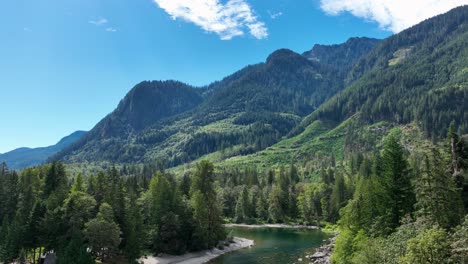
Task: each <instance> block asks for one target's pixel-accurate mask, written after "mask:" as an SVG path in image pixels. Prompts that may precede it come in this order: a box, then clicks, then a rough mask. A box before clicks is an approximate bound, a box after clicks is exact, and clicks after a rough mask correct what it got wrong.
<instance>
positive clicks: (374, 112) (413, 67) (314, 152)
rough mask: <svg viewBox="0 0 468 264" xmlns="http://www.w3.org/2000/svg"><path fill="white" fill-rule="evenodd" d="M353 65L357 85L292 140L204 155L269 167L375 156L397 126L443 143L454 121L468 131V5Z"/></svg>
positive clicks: (223, 162)
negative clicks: (366, 154)
mask: <svg viewBox="0 0 468 264" xmlns="http://www.w3.org/2000/svg"><path fill="white" fill-rule="evenodd" d="M350 42H351V43H352V40H350V41H348V42H347V43H350ZM314 49H315V48H314ZM324 50H326V48H324V47H321V46H318V47H317V49H316V51H311V52H308V53H305V55H306V56H308V57H309V58H311V59H312V60H320V61H323V60H324V59H323V58H320V53H319V52H322V53H323V52H324ZM333 57H334V58H339V56H333ZM351 68H352V69H351V70H350V71H349V73H348V75H347V77H346V81H347V82H350V84H349V85H347V87H346V88H345V89H343V90H342V91H340V92H338V93H337V94H336V95H334V96H333V97H331V98H330V99H329V100H327V101H326V102H325V103H324V104H322V105H321V106H320V107H318V108H317V109H316V110H315V111H314V112H312V113H311V114H310V115H309V116H307V117H305V118H304V119H303V121H302V122H301V123H300V124H299V125H298V126H296V127H295V128H294V129H292V130H291V132H290V133H289V134H288V138H287V139H284V140H282V141H280V142H278V143H277V144H275V145H273V146H271V147H268V148H267V149H265V150H262V151H260V152H257V153H253V154H250V155H245V156H236V157H228V156H226V155H224V154H223V153H220V152H218V153H214V154H212V155H208V156H206V157H202V158H208V159H212V160H214V161H216V162H217V165H218V166H219V167H220V168H221V167H252V166H257V167H263V168H269V167H272V166H280V165H288V164H291V163H301V164H307V163H308V162H311V161H312V160H315V162H318V161H317V160H324V159H325V160H327V159H329V158H330V157H331V156H333V157H335V158H338V159H343V158H344V157H345V156H346V155H348V154H350V153H353V152H365V151H372V150H373V149H375V144H376V143H377V142H378V141H379V139H381V138H382V137H383V136H385V135H386V133H388V131H390V130H391V128H393V127H400V128H405V127H406V126H407V125H411V126H413V125H416V126H418V127H419V128H420V129H421V130H422V132H423V134H424V135H425V136H426V137H429V138H431V139H433V140H434V141H436V140H439V139H441V138H444V137H445V135H446V133H447V128H448V127H449V124H450V123H451V122H452V121H454V122H455V125H456V127H458V130H459V131H458V132H459V133H460V134H464V133H468V123H467V122H468V103H467V102H468V101H467V98H468V7H460V8H456V9H454V10H452V11H450V12H449V13H447V14H444V15H440V16H437V17H434V18H432V19H430V20H427V21H424V22H422V23H420V24H418V25H416V26H414V27H412V28H410V29H407V30H405V31H403V32H401V33H399V34H397V35H394V36H391V37H389V38H387V39H385V40H383V41H381V42H379V43H378V44H377V45H376V46H375V48H374V49H373V50H371V51H370V52H369V54H368V55H367V56H364V57H362V58H361V59H359V60H357V62H356V63H355V64H353V65H352V66H351ZM358 76H361V77H358ZM353 78H355V79H356V80H355V81H351V80H352V79H353Z"/></svg>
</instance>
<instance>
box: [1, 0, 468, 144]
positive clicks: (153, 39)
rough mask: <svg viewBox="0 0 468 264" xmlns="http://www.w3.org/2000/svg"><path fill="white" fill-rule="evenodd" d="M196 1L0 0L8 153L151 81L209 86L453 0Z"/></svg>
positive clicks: (49, 138)
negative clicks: (406, 4)
mask: <svg viewBox="0 0 468 264" xmlns="http://www.w3.org/2000/svg"><path fill="white" fill-rule="evenodd" d="M191 1H192V2H191V4H187V0H44V1H37V0H28V1H26V0H4V1H1V2H0V36H1V39H0V40H1V41H0V58H1V59H0V89H1V90H0V92H1V93H0V99H1V101H0V113H2V119H1V121H2V126H1V128H0V139H1V140H0V153H3V152H6V151H9V150H12V149H14V148H17V147H21V146H28V147H38V146H47V145H51V144H54V143H56V141H58V140H59V139H60V138H61V137H63V136H65V135H67V134H69V133H71V132H73V131H75V130H89V129H91V128H92V127H93V126H94V125H95V124H96V123H97V122H98V121H99V120H100V119H101V118H103V117H104V116H105V115H106V114H108V113H110V112H111V111H112V110H113V109H114V108H115V107H116V106H117V104H118V102H119V101H120V99H122V98H123V97H124V96H125V94H126V93H127V92H128V91H129V90H130V89H131V88H132V87H133V86H134V85H135V84H137V83H138V82H140V81H143V80H160V79H163V80H165V79H177V80H181V81H184V82H187V83H189V84H193V85H204V84H208V83H210V82H212V81H215V80H218V79H220V78H222V77H224V76H226V75H228V74H230V73H233V72H234V71H236V70H239V69H241V68H242V67H244V66H246V65H248V64H253V63H258V62H261V61H264V60H265V58H266V57H267V56H268V54H270V53H271V52H273V51H274V50H276V49H278V48H289V49H292V50H294V51H297V52H303V51H306V50H309V49H311V47H312V46H313V44H315V43H320V44H333V43H341V42H344V41H346V39H348V38H349V37H353V36H368V37H375V38H384V37H387V36H389V35H390V34H392V32H397V31H399V30H402V29H404V28H405V27H407V26H410V25H412V24H415V23H417V22H419V21H420V20H422V19H423V18H426V17H428V16H429V15H433V14H434V13H437V12H438V13H441V12H445V11H446V10H448V8H449V7H452V6H443V7H440V8H438V9H436V10H432V9H433V7H431V10H428V11H427V12H425V13H424V12H423V13H424V14H420V15H419V17H418V18H417V19H416V20H415V19H414V18H413V17H414V15H413V16H410V15H405V12H404V10H403V9H402V8H401V10H399V9H398V8H397V9H395V10H396V11H395V10H393V11H392V9H391V8H390V9H389V8H387V9H385V10H387V11H388V10H390V11H389V13H388V14H386V16H385V15H384V16H382V14H381V12H379V8H384V7H385V4H386V3H385V1H387V0H374V1H370V0H369V3H368V4H366V5H367V7H366V5H363V7H361V6H359V8H356V6H354V5H350V4H349V3H351V2H353V0H350V1H346V2H347V3H348V4H347V5H344V4H343V3H340V1H338V0H336V1H335V0H274V1H273V0H268V1H267V0H191ZM356 1H360V2H361V3H362V2H366V1H365V0H356ZM356 1H355V2H356ZM379 1H382V6H377V7H376V6H374V5H375V2H379ZM421 1H422V2H424V0H415V2H421ZM425 1H426V2H427V1H429V2H430V1H435V0H425ZM451 1H452V0H447V2H451ZM188 2H189V3H190V1H188ZM341 2H343V1H341ZM387 2H388V1H387ZM396 2H399V0H397V1H396ZM462 2H466V0H462V1H452V2H451V5H459V4H460V3H462ZM423 4H424V3H423ZM417 20H419V21H417Z"/></svg>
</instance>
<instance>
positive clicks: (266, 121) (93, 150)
mask: <svg viewBox="0 0 468 264" xmlns="http://www.w3.org/2000/svg"><path fill="white" fill-rule="evenodd" d="M352 42H353V47H352V48H343V47H342V46H341V45H333V46H330V48H329V49H328V50H329V54H330V56H334V57H335V56H337V57H345V56H349V58H350V62H349V63H350V64H352V62H353V61H356V60H357V59H359V58H361V57H362V56H364V55H365V54H367V53H368V52H369V50H370V49H369V46H370V45H375V44H376V43H377V42H378V41H377V40H372V41H370V40H369V39H356V40H353V41H352ZM359 43H362V47H361V46H360V45H359ZM342 45H344V46H346V47H347V46H349V43H345V44H342ZM320 54H321V55H320V56H321V58H322V59H323V60H324V61H325V62H324V63H321V62H317V61H314V60H310V59H308V58H307V57H305V56H302V55H300V54H297V53H295V52H293V51H291V50H287V49H282V50H278V51H276V52H274V53H272V54H271V55H270V56H269V57H268V58H267V60H266V61H265V62H264V63H259V64H256V65H251V66H248V67H246V68H244V69H242V70H240V71H238V72H236V73H234V74H233V75H231V76H228V77H226V78H224V79H223V80H221V81H218V82H215V83H213V84H211V85H208V86H206V87H202V88H194V87H189V86H186V85H184V84H181V83H178V82H175V81H168V82H144V83H141V84H139V85H137V86H136V87H135V88H134V89H132V91H130V93H129V94H128V95H127V96H126V97H125V98H124V100H122V102H121V103H120V104H119V106H118V107H117V109H116V110H115V111H114V112H112V113H111V114H109V115H108V116H107V117H106V118H104V119H103V120H102V121H101V122H99V123H98V124H97V125H96V127H94V128H93V129H92V130H91V131H90V132H89V133H88V135H87V136H86V137H85V138H83V139H82V140H80V141H79V142H77V143H76V144H74V145H73V146H72V147H70V148H68V149H66V150H65V151H63V152H61V153H59V154H58V155H57V156H56V157H55V158H57V159H63V160H64V161H66V162H68V163H82V162H91V161H92V162H106V161H107V162H114V163H130V162H137V163H138V162H140V163H141V162H150V161H154V160H164V161H165V162H166V163H167V165H168V166H175V165H179V164H183V163H185V162H189V161H192V160H195V159H197V158H199V157H201V156H203V155H205V154H209V153H213V152H216V151H221V150H226V149H231V148H233V147H235V149H236V150H235V151H234V152H231V153H229V155H240V154H249V153H254V152H256V151H259V150H262V149H265V148H266V147H268V146H271V145H272V144H274V143H276V142H278V141H279V140H281V138H282V137H283V136H284V135H286V134H287V133H288V132H289V131H290V130H291V129H292V128H294V127H295V126H296V125H297V124H299V123H300V122H301V120H302V118H303V117H304V116H307V115H308V114H310V113H311V112H312V111H314V110H315V109H316V108H317V107H319V106H320V105H321V104H322V103H323V102H324V101H325V100H327V99H328V98H330V97H331V96H333V95H334V94H335V93H336V92H338V91H340V90H341V89H343V88H344V86H345V80H344V76H345V75H346V74H343V72H345V71H347V69H348V68H349V67H348V66H347V65H343V64H329V63H327V62H328V61H329V60H330V59H327V54H326V53H324V52H321V53H320ZM340 54H341V56H340ZM340 75H341V76H343V77H342V78H337V76H340Z"/></svg>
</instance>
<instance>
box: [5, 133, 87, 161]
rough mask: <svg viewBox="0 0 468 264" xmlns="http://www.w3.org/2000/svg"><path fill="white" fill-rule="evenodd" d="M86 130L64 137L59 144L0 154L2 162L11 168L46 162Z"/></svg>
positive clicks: (19, 149) (18, 149)
mask: <svg viewBox="0 0 468 264" xmlns="http://www.w3.org/2000/svg"><path fill="white" fill-rule="evenodd" d="M85 134H86V131H76V132H73V133H72V134H70V135H68V136H66V137H64V138H62V139H61V140H60V141H59V142H58V143H57V144H55V145H52V146H48V147H41V148H17V149H15V150H12V151H10V152H6V153H4V154H0V162H6V164H7V165H8V167H9V168H11V169H23V168H26V167H30V166H36V165H40V164H42V163H44V162H45V161H46V160H47V159H48V158H50V157H51V156H53V155H54V154H56V153H57V152H59V151H60V150H62V149H64V148H66V147H68V146H70V145H71V144H73V143H75V142H76V141H77V140H79V139H80V138H81V137H82V136H83V135H85Z"/></svg>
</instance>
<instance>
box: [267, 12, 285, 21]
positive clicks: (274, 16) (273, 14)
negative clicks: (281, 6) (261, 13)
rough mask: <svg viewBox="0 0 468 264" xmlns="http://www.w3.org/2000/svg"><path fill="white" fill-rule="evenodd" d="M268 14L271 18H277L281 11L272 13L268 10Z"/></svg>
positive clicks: (281, 13)
mask: <svg viewBox="0 0 468 264" xmlns="http://www.w3.org/2000/svg"><path fill="white" fill-rule="evenodd" d="M268 15H270V18H271V19H277V18H278V17H280V16H282V15H283V12H277V13H273V12H271V11H270V10H268Z"/></svg>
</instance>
